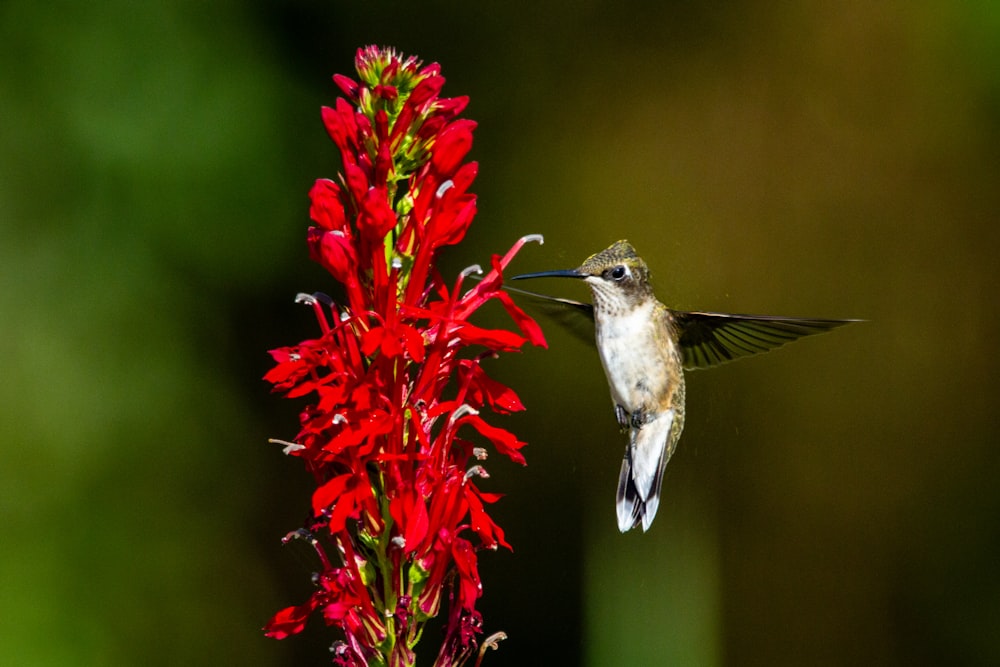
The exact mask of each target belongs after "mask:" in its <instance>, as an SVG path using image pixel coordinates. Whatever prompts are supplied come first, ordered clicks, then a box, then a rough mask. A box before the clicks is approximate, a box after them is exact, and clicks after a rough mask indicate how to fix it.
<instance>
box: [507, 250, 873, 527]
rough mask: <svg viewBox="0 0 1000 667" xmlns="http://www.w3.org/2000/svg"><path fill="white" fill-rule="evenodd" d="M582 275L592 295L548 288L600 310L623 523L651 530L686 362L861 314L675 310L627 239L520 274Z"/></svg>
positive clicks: (678, 418) (730, 354)
mask: <svg viewBox="0 0 1000 667" xmlns="http://www.w3.org/2000/svg"><path fill="white" fill-rule="evenodd" d="M527 278H578V279H581V280H583V281H584V282H586V283H587V284H588V285H590V289H591V292H592V295H593V301H594V303H593V305H590V304H585V303H580V302H577V301H571V300H569V299H559V298H555V297H545V296H544V295H535V296H541V297H542V298H548V299H550V300H553V301H557V302H559V303H562V304H564V305H568V306H573V307H575V308H577V309H579V310H582V311H584V312H586V313H588V314H589V315H590V316H592V317H593V320H594V324H595V329H596V340H597V350H598V353H599V354H600V357H601V364H602V365H603V366H604V373H605V375H607V377H608V384H609V385H610V387H611V399H612V401H614V404H615V417H616V418H617V420H618V424H619V426H620V427H621V428H622V430H623V431H626V430H627V431H628V436H629V437H628V445H627V446H626V448H625V458H624V460H623V461H622V467H621V473H620V475H619V478H618V494H617V503H616V505H617V514H618V528H619V530H621V532H623V533H624V532H627V531H629V530H631V529H632V528H635V527H636V526H638V525H639V524H640V523H641V524H642V530H643V532H645V531H647V530H649V526H650V524H652V523H653V517H655V516H656V509H657V507H658V506H659V503H660V487H661V485H662V483H663V471H664V469H665V468H666V465H667V461H669V460H670V456H671V455H672V454H673V453H674V449H675V448H676V447H677V440H678V439H679V438H680V437H681V430H682V429H683V428H684V370H685V369H687V370H691V369H695V368H707V367H709V366H713V365H716V364H721V363H724V362H726V361H730V360H731V359H735V358H736V357H740V356H745V355H751V354H756V353H758V352H766V351H768V350H771V349H774V348H776V347H780V346H782V345H784V344H785V343H788V342H790V341H793V340H795V339H796V338H800V337H802V336H808V335H810V334H816V333H822V332H824V331H828V330H830V329H833V328H834V327H839V326H842V325H844V324H848V323H849V322H855V321H857V320H819V319H800V318H788V317H771V316H766V315H729V314H724V313H703V312H687V311H682V310H673V309H671V308H667V307H666V306H664V305H663V304H662V303H660V302H659V301H658V300H657V299H656V296H655V295H654V294H653V287H652V285H651V284H650V281H649V268H648V267H647V266H646V263H645V262H644V261H643V260H642V258H641V257H639V256H638V255H637V254H636V252H635V249H634V248H633V247H632V246H631V245H630V244H629V243H628V242H627V241H618V242H617V243H615V244H613V245H612V246H611V247H610V248H607V249H606V250H602V251H601V252H599V253H597V254H595V255H591V256H590V257H589V258H587V260H586V261H585V262H584V263H583V264H581V265H580V267H579V268H576V269H568V270H561V271H543V272H540V273H527V274H523V275H519V276H514V277H513V278H511V280H524V279H527Z"/></svg>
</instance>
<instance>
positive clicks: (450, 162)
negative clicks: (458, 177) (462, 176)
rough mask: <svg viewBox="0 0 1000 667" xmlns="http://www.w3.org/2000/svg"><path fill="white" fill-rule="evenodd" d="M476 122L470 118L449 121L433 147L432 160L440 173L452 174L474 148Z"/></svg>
mask: <svg viewBox="0 0 1000 667" xmlns="http://www.w3.org/2000/svg"><path fill="white" fill-rule="evenodd" d="M475 127H476V122H475V121H472V120H468V119H465V118H463V119H460V120H456V121H454V122H452V123H449V124H448V125H447V126H446V127H445V128H444V130H442V131H441V133H440V134H439V135H438V137H437V140H436V141H435V142H434V146H433V148H431V162H432V164H433V165H434V169H435V171H437V172H438V173H439V174H445V175H451V174H452V173H454V171H455V169H457V168H458V165H459V163H461V162H462V160H463V159H464V158H465V156H466V154H467V153H468V152H469V149H471V148H472V130H473V128H475Z"/></svg>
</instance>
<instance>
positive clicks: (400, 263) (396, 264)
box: [391, 257, 403, 271]
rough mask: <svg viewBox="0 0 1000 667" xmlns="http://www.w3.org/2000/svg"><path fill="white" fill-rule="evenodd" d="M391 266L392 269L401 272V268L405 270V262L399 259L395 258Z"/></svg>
mask: <svg viewBox="0 0 1000 667" xmlns="http://www.w3.org/2000/svg"><path fill="white" fill-rule="evenodd" d="M391 265H392V268H394V269H396V270H397V271H399V270H400V269H401V268H403V260H401V259H400V258H399V257H393V258H392V263H391Z"/></svg>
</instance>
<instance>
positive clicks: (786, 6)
mask: <svg viewBox="0 0 1000 667" xmlns="http://www.w3.org/2000/svg"><path fill="white" fill-rule="evenodd" d="M470 4H471V3H470ZM369 43H377V44H388V45H393V46H395V47H397V48H399V49H400V50H402V51H403V52H405V53H408V54H416V55H418V56H420V57H421V58H423V59H424V60H425V61H426V62H431V61H437V62H440V63H441V64H442V66H443V71H444V75H445V76H446V77H447V79H448V84H447V86H446V87H445V91H444V94H445V95H448V96H455V95H465V94H467V95H470V96H471V100H472V101H471V104H470V106H469V108H468V111H467V112H466V115H467V116H468V117H470V118H473V119H475V120H477V121H478V122H479V123H480V125H479V129H478V130H477V132H476V146H475V149H474V155H473V157H474V158H475V159H477V160H479V161H480V163H481V168H480V176H479V178H478V181H477V184H476V186H475V190H476V191H477V192H478V193H479V195H480V200H479V207H480V214H479V216H478V217H477V220H476V224H475V225H474V226H473V229H472V231H471V232H470V234H469V236H468V238H467V241H466V242H465V243H464V244H462V245H461V246H458V247H457V248H454V249H452V250H450V251H449V253H448V254H447V255H446V256H445V257H444V258H443V263H444V266H445V267H446V270H447V271H451V272H455V271H458V270H459V269H461V268H462V267H464V266H466V265H468V264H472V263H477V262H478V263H483V264H485V263H486V262H487V261H488V258H489V256H490V255H491V254H492V253H495V252H502V251H504V250H506V248H507V247H509V245H510V243H511V242H513V241H514V240H515V239H516V238H517V237H519V236H521V235H523V234H527V233H535V232H537V233H542V234H544V235H545V237H546V244H545V245H544V246H541V247H539V246H529V247H528V248H526V249H525V250H524V251H523V252H522V254H521V255H520V257H519V258H518V260H517V262H516V264H515V265H514V267H512V268H513V269H514V270H515V271H532V270H541V269H548V268H570V267H573V266H576V265H578V264H579V263H580V262H581V261H582V260H583V259H584V258H585V257H586V256H587V255H589V254H591V253H592V252H594V251H596V250H599V249H601V248H603V247H605V246H607V245H608V244H610V243H611V242H612V241H615V240H617V239H619V238H628V239H629V240H630V241H632V242H633V243H634V244H635V246H636V247H637V248H638V249H639V252H640V253H641V254H643V256H644V257H645V258H646V259H647V261H648V263H649V264H650V266H651V268H652V270H653V275H654V281H655V284H656V287H657V293H658V295H659V296H660V298H661V299H662V300H664V301H666V302H667V303H669V304H670V305H674V306H677V307H679V308H686V309H705V310H722V311H735V312H759V313H771V314H783V315H801V316H821V317H860V318H866V319H868V320H869V322H867V323H865V324H860V325H853V326H852V327H849V328H847V329H841V330H838V331H836V332H834V333H832V334H829V335H826V336H823V337H818V338H815V339H809V340H806V341H803V342H800V343H797V344H795V345H794V346H792V347H789V348H787V349H783V350H781V351H779V352H776V353H773V354H770V355H766V356H762V357H757V358H753V359H750V360H746V361H742V362H740V363H738V364H733V365H729V366H724V367H722V368H721V369H718V370H712V371H706V372H698V373H693V374H691V375H690V376H689V384H688V396H689V398H688V418H687V426H686V430H685V433H684V437H683V438H682V440H681V444H680V447H679V450H678V452H677V454H676V455H675V456H674V459H673V461H672V462H671V464H670V467H669V469H668V473H667V477H666V481H665V483H664V500H663V503H662V504H661V506H660V510H659V515H658V517H657V520H656V523H655V524H654V525H653V528H652V530H651V531H650V533H648V534H645V535H643V534H639V533H631V534H628V535H624V536H622V535H620V534H618V532H617V530H616V527H615V520H614V511H613V498H614V487H615V483H616V479H617V473H618V465H619V462H620V457H621V452H622V449H623V440H622V438H621V437H620V436H619V434H618V433H617V429H616V426H615V421H614V418H613V415H612V410H611V404H610V401H609V399H608V394H607V387H606V385H605V382H604V378H603V374H602V372H601V369H600V365H599V362H598V360H597V357H596V355H595V353H594V350H593V349H592V348H590V347H587V346H586V345H584V344H582V343H580V342H578V341H577V340H576V339H574V338H572V337H570V336H568V335H566V334H564V333H563V332H561V331H560V330H558V328H556V327H554V326H551V325H547V332H548V335H549V339H550V344H551V347H550V350H549V351H542V350H534V349H532V350H528V351H527V352H526V353H525V354H523V355H517V356H512V357H507V358H503V359H501V360H499V361H497V362H491V364H490V365H489V368H488V370H489V371H490V372H491V373H492V374H494V375H495V376H496V377H498V378H499V379H501V380H503V381H505V382H507V383H509V384H511V385H512V386H513V387H514V388H515V389H516V390H517V391H518V392H519V393H520V394H521V397H522V399H523V400H524V402H525V404H526V405H527V406H528V412H527V413H526V414H523V415H517V416H514V417H511V418H507V419H505V420H496V419H494V423H499V424H502V425H503V426H505V427H508V428H510V429H512V430H514V431H515V432H516V433H518V435H519V436H520V437H522V438H523V439H526V440H528V441H529V442H530V446H529V447H528V448H527V449H526V450H525V454H526V455H527V457H528V461H529V465H528V467H527V468H520V467H518V466H513V465H503V464H502V463H501V462H499V461H493V462H492V463H491V466H490V472H491V473H492V479H491V480H489V482H488V483H487V488H488V489H489V490H493V491H502V492H504V493H506V494H507V496H506V498H505V499H504V500H503V501H501V503H499V505H498V506H496V516H497V517H498V520H499V521H500V523H501V525H503V527H504V528H505V529H506V531H507V537H508V539H509V540H510V541H511V542H512V544H513V545H514V553H513V554H511V553H506V552H498V553H495V554H493V553H485V554H483V555H482V558H481V567H482V573H483V578H484V585H485V596H484V598H483V600H482V601H481V605H480V608H481V609H482V611H483V612H484V615H485V618H486V628H487V631H488V632H492V631H494V630H498V629H503V630H505V631H507V632H508V634H509V635H510V636H511V638H510V639H509V640H508V641H507V642H505V643H504V644H502V647H501V650H500V651H499V652H498V653H491V654H490V655H489V656H487V659H486V662H485V664H486V665H526V664H546V665H582V664H586V665H593V666H603V665H642V664H667V663H671V664H690V665H723V664H725V665H803V664H814V665H815V664H843V665H848V664H885V665H936V664H963V665H992V664H997V663H1000V580H998V576H997V563H998V562H1000V520H998V519H1000V490H998V486H997V481H996V480H997V479H998V478H1000V448H998V446H997V435H998V432H1000V417H998V414H1000V411H998V409H997V407H996V405H995V401H996V399H997V397H998V389H1000V380H998V375H997V372H998V370H1000V368H998V367H1000V364H998V361H997V355H996V350H995V346H996V341H997V336H998V333H1000V331H998V329H1000V327H998V317H997V314H996V313H997V305H996V304H997V287H998V286H1000V281H998V278H1000V261H998V240H1000V239H998V237H1000V233H998V231H997V219H998V213H1000V187H998V184H1000V9H998V7H997V5H996V4H995V3H992V2H984V1H979V2H965V3H950V2H946V1H944V0H938V1H918V2H887V3H877V4H874V3H868V2H805V1H799V2H784V3H771V2H760V1H758V2H725V3H723V2H639V1H623V0H615V1H614V2H610V1H608V2H603V1H600V0H594V1H586V0H585V1H583V2H558V3H547V4H546V3H536V2H505V3H482V4H479V5H477V6H466V5H463V4H461V3H443V2H436V3H423V4H419V5H418V4H415V3H397V2H354V3H343V2H326V3H320V2H305V1H299V2H289V3H283V2H277V1H271V2H248V3H237V2H225V1H222V2H214V3H201V2H193V1H192V2H164V3H155V2H154V3H130V2H122V1H120V0H117V1H116V0H109V1H107V2H104V3H99V4H93V3H91V4H85V3H67V2H58V1H54V2H48V3H39V2H28V1H26V0H7V1H6V2H4V3H2V4H0V266H2V269H0V345H2V348H0V350H2V355H0V359H2V362H0V363H2V374H3V381H2V382H0V405H2V406H3V412H2V414H3V418H2V422H0V429H2V431H0V442H2V443H3V444H2V447H3V464H2V465H0V521H2V524H0V528H2V531H3V545H4V546H3V548H2V549H0V618H2V622H0V647H2V649H0V651H2V653H3V655H4V662H6V663H9V664H23V665H50V664H51V665H70V664H78V665H134V664H146V665H177V664H188V665H209V664H253V665H291V664H324V662H325V661H327V660H328V655H327V654H326V653H325V647H326V646H327V645H328V644H329V643H330V642H331V641H332V640H333V638H334V637H333V635H332V634H331V633H330V632H329V631H327V630H326V629H325V628H323V627H322V625H321V624H320V623H313V624H311V625H310V627H309V628H308V630H307V632H306V633H305V635H304V636H302V637H297V638H294V639H290V640H287V641H285V642H276V641H273V640H268V639H265V638H264V637H263V635H262V633H261V632H260V627H261V626H262V625H263V623H264V622H265V621H266V620H267V619H268V618H269V617H270V616H271V614H272V613H274V612H275V611H277V610H278V609H280V608H281V607H284V606H286V605H288V604H292V603H297V602H299V601H301V600H303V599H305V596H306V595H307V594H308V590H309V584H308V576H309V571H310V569H309V568H310V566H309V562H308V560H307V559H305V558H304V556H305V554H304V553H299V552H297V551H296V550H295V549H292V548H283V547H281V546H280V544H279V538H280V537H281V536H282V535H283V534H284V533H285V532H286V531H288V530H290V529H292V528H295V527H297V526H299V525H301V523H302V520H303V518H304V515H305V512H306V511H307V509H308V506H309V503H308V501H309V483H308V482H309V480H308V478H307V477H306V475H305V473H304V472H303V471H302V470H301V469H300V467H299V466H298V462H297V461H294V460H291V459H288V458H286V457H283V456H282V455H281V453H280V449H279V448H278V447H277V446H275V445H269V444H267V442H266V438H268V437H285V438H288V437H292V436H294V433H295V427H296V424H297V421H296V414H297V409H298V407H300V405H299V404H295V403H293V402H290V401H284V400H281V399H279V398H277V397H272V396H271V395H270V394H269V393H268V387H267V385H266V384H265V383H263V382H261V381H260V377H261V375H263V373H264V372H265V371H266V370H267V368H268V366H269V358H268V357H267V355H266V350H267V349H268V348H271V347H277V346H280V345H285V344H290V343H294V342H297V341H299V340H301V339H303V338H306V337H310V336H313V335H314V334H315V332H316V330H315V325H314V322H313V321H312V318H311V314H310V312H309V311H308V310H307V309H304V308H301V307H297V306H295V305H294V304H293V303H292V299H293V297H294V295H295V293H296V292H298V291H314V290H332V289H334V287H333V285H332V284H331V282H332V281H331V279H330V278H329V277H328V276H326V275H325V274H324V273H323V272H322V270H321V269H319V267H317V266H314V265H312V264H310V263H309V262H308V260H307V253H306V248H305V244H304V233H305V228H306V226H307V224H308V216H307V212H308V199H307V196H306V194H307V192H308V190H309V187H310V185H311V183H312V181H313V180H314V179H315V178H317V177H332V176H334V175H335V173H336V171H337V168H338V164H339V159H338V156H337V154H336V151H335V148H334V146H333V144H332V143H331V142H330V141H329V140H328V139H327V137H326V134H325V132H324V130H323V128H322V126H321V124H320V121H319V107H320V106H321V105H322V104H331V103H332V102H333V100H334V98H335V96H336V94H337V90H336V89H335V87H334V86H333V85H332V83H331V82H330V78H329V77H330V76H331V75H332V74H334V73H336V72H341V73H345V74H352V73H353V67H352V65H353V55H354V51H355V49H356V48H357V47H358V46H362V45H366V44H369ZM545 287H546V288H550V290H551V291H558V292H559V293H560V294H563V295H566V296H573V297H578V298H584V297H586V292H585V291H584V289H583V286H582V285H578V284H561V283H552V284H546V285H545ZM498 321H499V320H498ZM435 637H436V635H434V634H433V633H432V632H430V631H429V634H428V637H427V638H426V639H425V644H427V645H428V646H430V645H433V644H435V643H436V642H435V641H434V640H435Z"/></svg>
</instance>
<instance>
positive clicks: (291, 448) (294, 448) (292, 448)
mask: <svg viewBox="0 0 1000 667" xmlns="http://www.w3.org/2000/svg"><path fill="white" fill-rule="evenodd" d="M267 441H268V442H271V443H274V444H275V445H284V446H285V448H284V449H282V450H281V452H282V453H283V454H286V455H288V454H291V453H292V452H300V451H302V450H303V449H305V448H306V446H305V445H300V444H299V443H297V442H288V441H287V440H278V439H276V438H268V440H267Z"/></svg>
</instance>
